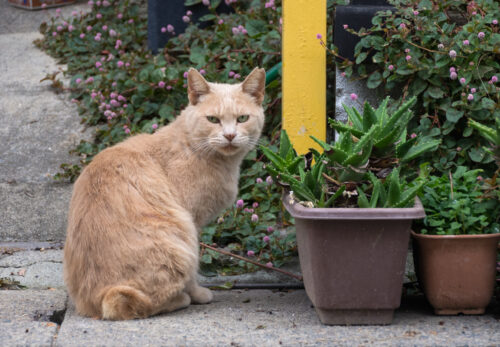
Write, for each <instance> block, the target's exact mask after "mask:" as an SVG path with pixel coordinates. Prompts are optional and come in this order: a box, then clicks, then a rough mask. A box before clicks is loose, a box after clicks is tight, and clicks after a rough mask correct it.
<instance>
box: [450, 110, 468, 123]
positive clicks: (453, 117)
mask: <svg viewBox="0 0 500 347" xmlns="http://www.w3.org/2000/svg"><path fill="white" fill-rule="evenodd" d="M463 115H464V111H462V110H457V109H455V108H451V107H450V108H448V109H447V110H446V119H447V120H448V121H449V122H451V123H456V122H458V121H459V120H460V118H462V116H463Z"/></svg>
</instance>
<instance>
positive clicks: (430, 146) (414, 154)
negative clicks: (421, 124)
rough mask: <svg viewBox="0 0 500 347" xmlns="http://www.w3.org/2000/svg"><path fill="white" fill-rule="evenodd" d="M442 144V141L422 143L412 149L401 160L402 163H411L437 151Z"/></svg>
mask: <svg viewBox="0 0 500 347" xmlns="http://www.w3.org/2000/svg"><path fill="white" fill-rule="evenodd" d="M440 144H441V140H428V141H422V142H421V143H419V144H418V145H416V146H413V147H411V148H410V149H409V150H408V152H406V154H405V155H404V156H403V157H402V158H401V162H402V163H404V162H407V161H411V160H413V159H416V158H418V157H419V156H421V155H423V154H424V153H427V152H432V151H435V150H436V149H437V148H438V146H439V145H440Z"/></svg>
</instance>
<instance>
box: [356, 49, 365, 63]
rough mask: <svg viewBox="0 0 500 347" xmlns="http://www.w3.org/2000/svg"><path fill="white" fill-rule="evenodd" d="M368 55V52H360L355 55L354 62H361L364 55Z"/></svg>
mask: <svg viewBox="0 0 500 347" xmlns="http://www.w3.org/2000/svg"><path fill="white" fill-rule="evenodd" d="M367 56H368V53H366V52H361V53H360V54H359V55H358V56H357V57H356V64H360V63H362V62H363V61H364V60H365V59H366V57H367Z"/></svg>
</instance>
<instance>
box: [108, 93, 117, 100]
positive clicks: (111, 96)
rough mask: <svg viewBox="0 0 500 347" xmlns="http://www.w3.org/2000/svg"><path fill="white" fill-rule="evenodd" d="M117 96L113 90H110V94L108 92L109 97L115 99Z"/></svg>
mask: <svg viewBox="0 0 500 347" xmlns="http://www.w3.org/2000/svg"><path fill="white" fill-rule="evenodd" d="M117 96H118V94H116V93H115V92H111V94H109V97H110V98H111V99H115V98H116V97H117Z"/></svg>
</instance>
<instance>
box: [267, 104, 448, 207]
mask: <svg viewBox="0 0 500 347" xmlns="http://www.w3.org/2000/svg"><path fill="white" fill-rule="evenodd" d="M415 100H416V98H412V99H411V100H409V101H408V102H406V103H405V104H404V105H402V106H401V107H400V108H399V109H397V110H396V111H395V112H394V113H393V114H392V115H389V114H388V113H387V104H388V102H389V98H386V99H385V100H384V101H383V102H382V104H381V105H380V107H379V108H378V109H373V108H372V107H371V106H370V104H368V103H365V104H364V110H363V114H360V113H359V111H358V110H357V109H356V108H354V107H353V108H348V107H346V106H344V108H345V110H346V112H347V114H348V124H343V123H340V122H337V121H334V120H330V125H331V126H332V127H334V128H335V129H336V130H337V131H338V132H339V138H338V139H337V141H336V142H335V143H334V144H333V145H332V144H328V143H326V142H324V141H321V140H319V139H317V138H315V137H313V136H311V138H312V139H313V140H314V141H316V142H317V143H318V144H319V145H320V146H321V147H322V148H323V152H322V153H320V152H318V151H317V150H315V149H311V153H310V154H308V155H306V156H305V158H303V157H301V156H297V154H296V152H295V150H294V149H293V146H292V144H291V143H290V140H289V139H288V136H287V134H286V132H285V131H282V132H281V141H280V149H279V151H278V152H277V153H275V152H273V151H271V150H269V149H267V148H263V147H262V148H261V150H262V151H263V152H264V154H265V155H266V156H267V158H268V159H269V160H270V161H271V163H270V164H269V165H267V167H266V169H267V170H268V171H269V172H270V173H271V174H272V175H273V176H274V177H276V179H277V180H278V181H281V182H284V183H286V184H287V185H288V187H287V188H288V189H289V190H290V191H292V192H293V196H294V197H296V198H297V199H298V200H299V201H301V202H303V203H305V205H306V206H310V207H332V206H337V207H353V206H358V207H372V208H373V207H409V206H412V205H413V202H414V198H415V196H416V195H417V193H418V191H419V190H420V189H421V188H422V186H423V181H422V180H420V181H419V183H418V184H415V185H413V186H410V185H409V184H407V183H406V180H405V179H404V178H403V177H400V167H401V166H402V165H403V164H405V163H407V162H409V161H411V160H413V159H415V158H417V157H419V156H421V155H422V154H423V153H425V152H427V151H432V150H435V149H436V147H437V146H438V145H439V141H437V140H431V141H428V140H425V139H424V140H423V141H422V140H419V139H417V136H416V134H412V135H411V136H408V135H407V131H406V127H407V124H408V121H409V120H410V118H411V117H412V113H411V111H409V108H410V107H411V106H412V105H413V104H414V103H415ZM413 135H414V136H413ZM312 159H314V163H312Z"/></svg>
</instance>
